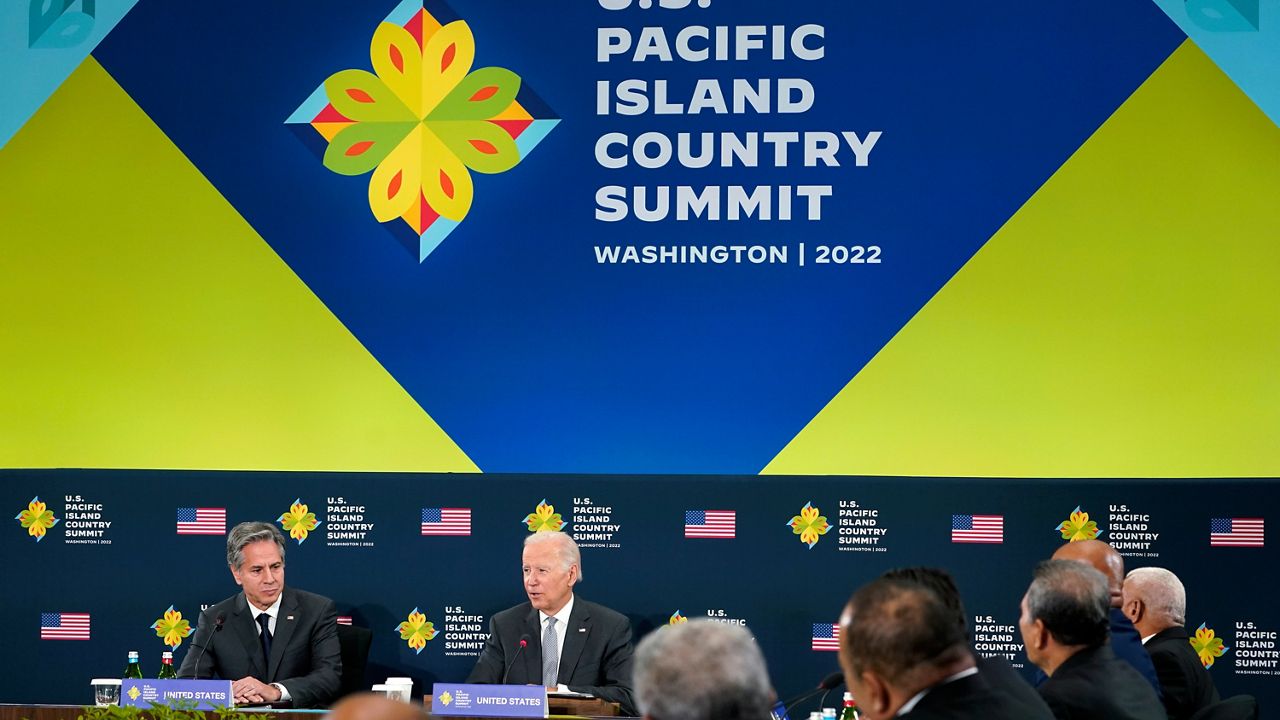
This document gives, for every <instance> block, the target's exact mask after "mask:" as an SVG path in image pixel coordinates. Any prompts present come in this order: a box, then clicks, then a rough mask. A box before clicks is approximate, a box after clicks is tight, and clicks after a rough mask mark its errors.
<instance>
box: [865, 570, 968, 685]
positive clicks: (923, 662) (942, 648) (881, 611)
mask: <svg viewBox="0 0 1280 720" xmlns="http://www.w3.org/2000/svg"><path fill="white" fill-rule="evenodd" d="M846 617H847V624H846V626H845V627H844V628H842V630H841V635H840V645H841V648H840V650H841V652H842V653H844V655H845V658H846V661H847V663H848V665H849V667H850V668H851V669H852V670H853V671H854V672H855V673H861V672H863V671H864V670H871V671H873V672H875V673H877V674H878V675H880V676H881V677H883V678H884V679H885V680H887V681H888V682H890V683H891V684H893V685H896V686H898V687H903V688H905V687H912V686H914V685H917V684H919V681H918V679H919V678H920V677H923V676H926V675H931V674H932V673H933V672H934V671H936V670H938V669H940V668H945V667H947V666H949V665H951V664H952V663H954V662H955V661H957V660H959V659H960V658H962V657H964V655H965V654H966V653H967V652H968V650H967V648H966V646H965V633H964V627H963V624H962V623H957V622H956V615H955V612H954V611H953V610H952V609H951V608H949V607H948V606H947V604H946V603H945V602H944V601H943V600H942V598H940V597H939V596H938V594H937V593H936V592H934V591H933V590H932V589H930V588H929V587H927V586H925V585H923V584H921V583H918V582H915V581H911V580H904V579H897V578H885V577H882V578H879V579H877V580H873V581H871V582H870V583H868V584H866V585H864V586H862V587H861V588H859V589H858V591H857V592H856V593H854V594H853V597H852V598H851V599H850V600H849V606H848V609H847V611H846Z"/></svg>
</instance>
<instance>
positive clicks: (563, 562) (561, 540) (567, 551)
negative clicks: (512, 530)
mask: <svg viewBox="0 0 1280 720" xmlns="http://www.w3.org/2000/svg"><path fill="white" fill-rule="evenodd" d="M544 543H555V544H556V555H558V556H559V557H560V569H561V570H564V571H566V572H568V570H569V567H570V566H572V565H577V566H578V580H577V581H578V582H582V552H581V551H580V550H578V543H576V542H574V541H573V538H571V537H569V536H568V535H567V534H565V533H562V532H536V533H532V534H530V535H529V537H527V538H525V539H524V546H525V547H529V546H531V545H542V544H544Z"/></svg>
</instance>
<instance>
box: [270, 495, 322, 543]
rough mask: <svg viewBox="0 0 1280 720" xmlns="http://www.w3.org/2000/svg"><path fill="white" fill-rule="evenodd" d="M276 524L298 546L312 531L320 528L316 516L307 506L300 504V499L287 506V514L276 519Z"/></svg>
mask: <svg viewBox="0 0 1280 720" xmlns="http://www.w3.org/2000/svg"><path fill="white" fill-rule="evenodd" d="M276 522H278V523H280V527H282V528H284V529H285V530H286V531H288V533H289V537H291V538H293V539H294V540H297V541H298V544H299V545H301V544H302V543H303V542H305V541H306V539H307V535H308V534H309V533H310V532H311V531H312V530H315V529H316V528H318V527H320V521H319V520H316V514H315V513H313V512H311V511H310V510H308V509H307V505H306V503H304V502H302V498H297V499H295V500H294V501H293V504H292V505H290V506H289V510H288V512H285V513H283V514H281V515H280V517H278V518H276Z"/></svg>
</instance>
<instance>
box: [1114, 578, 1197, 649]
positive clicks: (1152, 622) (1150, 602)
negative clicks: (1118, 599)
mask: <svg viewBox="0 0 1280 720" xmlns="http://www.w3.org/2000/svg"><path fill="white" fill-rule="evenodd" d="M1121 609H1122V610H1124V614H1125V616H1126V617H1128V618H1129V620H1131V621H1132V622H1133V625H1134V627H1136V628H1138V632H1140V633H1142V635H1143V636H1144V637H1145V636H1147V635H1154V634H1156V633H1158V632H1160V631H1162V630H1166V629H1168V628H1171V627H1181V626H1183V625H1185V624H1186V623H1187V590H1186V588H1184V587H1183V586H1182V581H1181V580H1179V579H1178V576H1177V575H1174V574H1173V573H1171V572H1169V571H1168V570H1165V569H1164V568H1156V567H1145V568H1138V569H1137V570H1134V571H1133V572H1131V573H1129V575H1128V576H1127V577H1125V579H1124V605H1123V606H1122V607H1121Z"/></svg>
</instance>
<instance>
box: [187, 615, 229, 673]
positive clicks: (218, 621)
mask: <svg viewBox="0 0 1280 720" xmlns="http://www.w3.org/2000/svg"><path fill="white" fill-rule="evenodd" d="M226 621H227V616H226V615H223V614H221V613H219V614H218V617H216V618H214V620H213V630H212V631H210V633H209V635H208V637H206V638H205V641H204V645H201V646H200V654H199V655H197V656H196V664H195V667H193V668H192V669H191V672H192V675H191V676H192V677H193V678H194V679H196V680H199V679H200V661H201V660H203V659H204V654H205V653H206V652H208V650H209V646H210V645H212V644H213V634H214V633H216V632H220V631H221V630H222V623H224V622H226Z"/></svg>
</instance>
